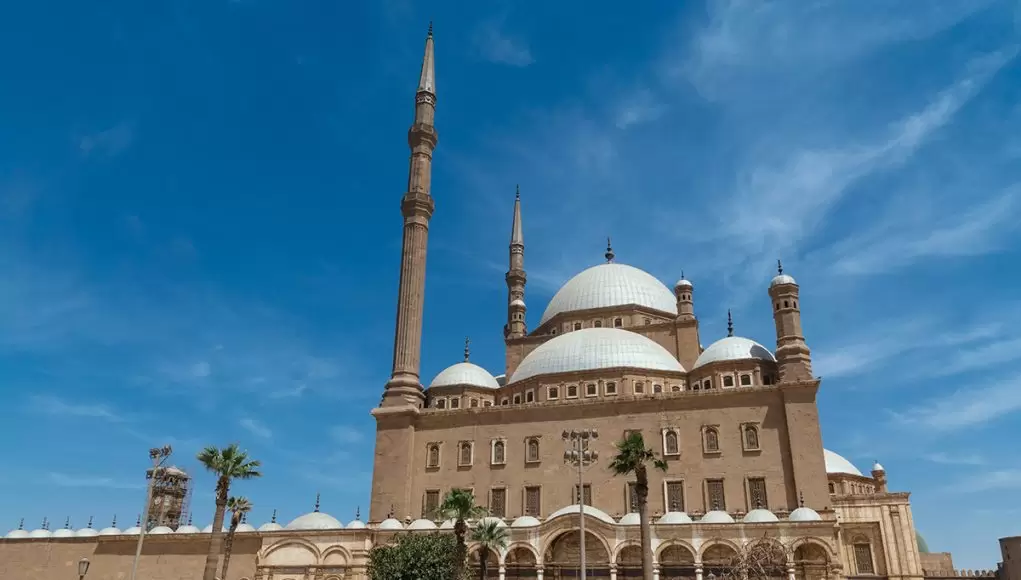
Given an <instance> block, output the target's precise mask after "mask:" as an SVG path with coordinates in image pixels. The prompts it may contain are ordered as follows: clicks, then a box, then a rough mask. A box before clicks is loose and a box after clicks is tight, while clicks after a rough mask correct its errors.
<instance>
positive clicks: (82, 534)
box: [74, 528, 99, 538]
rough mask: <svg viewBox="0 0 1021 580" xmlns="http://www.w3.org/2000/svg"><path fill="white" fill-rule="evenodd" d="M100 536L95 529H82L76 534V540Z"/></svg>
mask: <svg viewBox="0 0 1021 580" xmlns="http://www.w3.org/2000/svg"><path fill="white" fill-rule="evenodd" d="M98 535H99V530H97V529H95V528H82V529H80V530H78V531H77V532H75V533H74V537H76V538H93V537H95V536H98Z"/></svg>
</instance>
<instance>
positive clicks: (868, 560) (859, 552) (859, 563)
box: [854, 544, 876, 574]
mask: <svg viewBox="0 0 1021 580" xmlns="http://www.w3.org/2000/svg"><path fill="white" fill-rule="evenodd" d="M854 567H855V568H857V570H858V573H859V574H875V573H876V569H875V568H874V567H873V566H872V546H870V545H869V544H855V545H854Z"/></svg>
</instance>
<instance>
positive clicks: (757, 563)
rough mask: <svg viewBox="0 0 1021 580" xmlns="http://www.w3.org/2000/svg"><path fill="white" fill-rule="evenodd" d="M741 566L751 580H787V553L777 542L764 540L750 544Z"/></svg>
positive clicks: (741, 559) (745, 550) (741, 560)
mask: <svg viewBox="0 0 1021 580" xmlns="http://www.w3.org/2000/svg"><path fill="white" fill-rule="evenodd" d="M740 565H741V567H742V568H743V570H744V575H745V576H747V577H748V578H749V580H786V579H787V551H786V550H785V549H784V547H783V546H782V545H781V544H780V543H779V542H776V541H775V540H770V539H766V538H764V539H761V540H759V541H757V542H753V543H751V544H749V545H748V546H747V547H746V548H745V549H744V554H742V557H741V558H740Z"/></svg>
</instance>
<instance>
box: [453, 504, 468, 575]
mask: <svg viewBox="0 0 1021 580" xmlns="http://www.w3.org/2000/svg"><path fill="white" fill-rule="evenodd" d="M467 533H468V524H466V523H465V522H464V520H461V519H459V520H457V521H456V522H454V537H455V538H457V555H456V557H457V562H455V564H456V566H455V568H454V571H455V572H456V575H455V578H457V580H462V579H463V578H464V564H465V561H466V560H467V559H468V545H467V544H466V543H465V541H464V537H465V535H466V534H467Z"/></svg>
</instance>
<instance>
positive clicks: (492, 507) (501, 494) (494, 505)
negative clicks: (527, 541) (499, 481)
mask: <svg viewBox="0 0 1021 580" xmlns="http://www.w3.org/2000/svg"><path fill="white" fill-rule="evenodd" d="M489 515H491V516H495V517H498V518H504V517H507V490H506V489H504V488H502V487H501V488H497V489H493V490H491V491H490V492H489Z"/></svg>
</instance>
